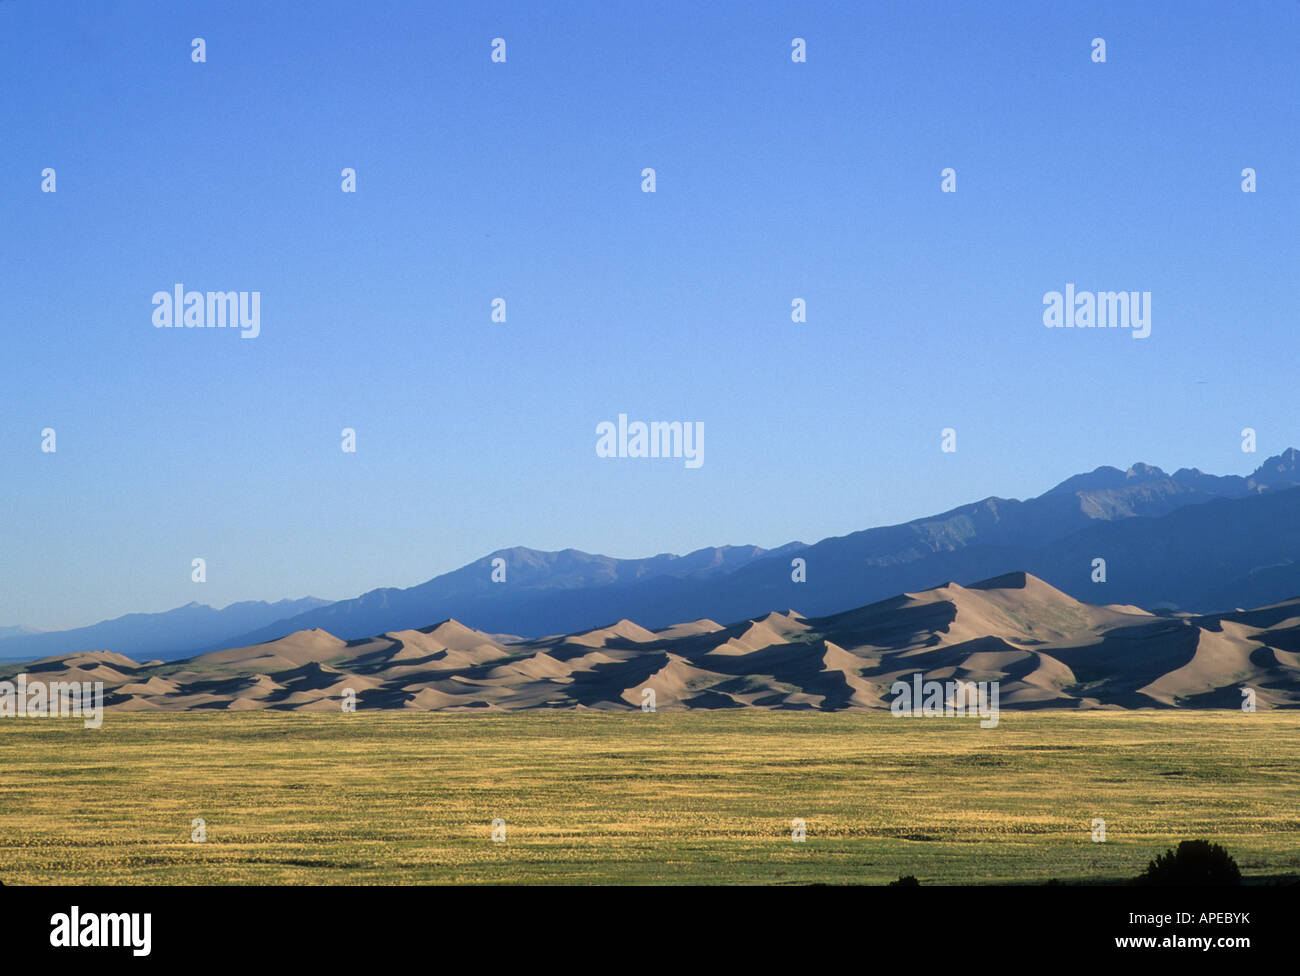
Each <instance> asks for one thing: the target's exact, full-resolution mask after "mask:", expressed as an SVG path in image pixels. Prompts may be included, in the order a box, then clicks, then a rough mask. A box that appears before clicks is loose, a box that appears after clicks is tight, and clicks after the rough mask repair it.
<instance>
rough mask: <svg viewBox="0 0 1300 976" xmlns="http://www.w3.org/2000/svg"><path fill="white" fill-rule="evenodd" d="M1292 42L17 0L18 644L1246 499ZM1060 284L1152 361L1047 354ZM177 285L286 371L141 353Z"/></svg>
mask: <svg viewBox="0 0 1300 976" xmlns="http://www.w3.org/2000/svg"><path fill="white" fill-rule="evenodd" d="M553 7H555V8H558V9H555V10H552V9H550V8H553ZM196 36H201V37H203V38H205V40H206V42H207V62H206V63H205V64H194V63H192V62H191V60H190V41H191V38H193V37H196ZM497 36H500V37H504V38H505V39H506V43H507V61H506V63H505V64H493V63H492V62H491V61H490V59H489V54H490V42H491V39H492V38H494V37H497ZM1097 36H1100V37H1104V38H1105V40H1106V43H1107V62H1106V63H1105V64H1095V63H1093V62H1092V60H1091V59H1090V41H1091V40H1092V38H1094V37H1097ZM794 37H803V38H806V40H807V50H808V60H807V63H805V64H794V63H792V62H791V60H790V42H791V39H792V38H794ZM1298 38H1300V4H1297V3H1294V2H1282V0H1275V2H1246V3H1242V4H1234V5H1227V4H1222V3H1218V4H1211V3H1196V2H1188V0H1178V2H1166V3H1141V4H1139V3H1132V2H1129V0H1124V2H1116V3H1050V4H1049V3H1040V2H1017V3H1001V4H992V3H989V4H984V3H932V4H919V3H910V2H907V3H902V2H900V3H887V4H876V3H873V4H865V3H864V4H858V3H837V4H772V3H732V4H723V5H708V9H705V5H702V4H698V3H668V4H632V3H608V2H602V3H582V4H535V3H529V4H522V3H520V4H492V3H474V4H469V3H465V4H441V3H440V4H436V5H435V4H424V3H421V4H416V3H396V2H392V3H385V2H376V0H366V2H355V3H338V2H321V3H313V4H310V5H289V4H284V5H281V4H266V3H260V2H247V3H245V2H230V3H185V4H164V3H149V4H146V3H102V2H97V3H89V2H87V3H77V4H71V3H40V2H36V0H3V2H0V92H2V95H0V146H2V149H0V221H2V222H3V235H2V236H0V285H2V286H3V295H4V300H3V305H0V327H2V328H3V337H4V346H3V349H4V355H3V365H2V366H0V380H2V381H3V384H2V386H0V391H2V392H0V407H2V408H3V413H2V416H0V457H3V460H4V477H3V478H2V479H0V511H2V512H3V514H0V624H19V623H22V624H28V625H32V626H41V627H56V626H75V625H81V624H85V623H89V622H92V621H94V620H97V619H100V618H103V617H108V616H116V615H118V614H121V613H125V612H131V611H158V610H163V609H167V608H170V607H174V606H177V605H180V604H183V603H186V602H189V601H190V600H198V601H200V602H203V603H210V604H213V605H215V606H224V605H225V604H227V603H230V602H232V601H235V600H243V599H269V600H275V599H280V598H283V597H291V596H302V595H306V594H314V595H317V596H321V597H326V598H331V599H338V598H344V597H349V596H353V595H356V594H357V593H360V592H362V591H364V590H367V589H370V588H373V587H375V586H384V585H391V586H409V585H412V584H414V583H417V582H420V581H422V580H425V579H428V578H430V577H432V576H434V575H436V574H438V573H441V572H444V571H447V570H449V569H453V568H455V567H457V566H459V565H462V564H464V563H466V562H468V561H470V560H472V559H474V558H477V557H479V556H481V555H483V554H485V553H487V552H489V551H491V550H493V549H496V548H500V547H505V546H511V545H526V546H531V547H535V548H540V549H557V548H564V547H568V546H573V547H576V548H580V549H585V550H588V551H595V552H603V553H607V554H610V555H615V556H642V555H650V554H653V553H658V552H665V551H675V552H684V551H687V550H690V549H693V548H697V547H700V546H704V545H714V544H725V543H754V544H759V545H765V546H772V545H777V544H780V543H783V542H787V541H789V540H791V539H802V540H804V541H809V542H811V541H815V540H817V539H820V538H823V537H826V536H829V535H838V534H843V533H846V532H850V531H853V530H856V529H861V528H865V527H868V526H872V525H879V524H886V523H892V522H898V521H903V520H906V519H909V518H913V517H917V516H921V515H926V514H930V513H933V512H937V511H941V510H944V509H947V508H950V507H953V506H955V505H958V504H962V503H965V502H968V501H972V500H975V499H977V498H981V497H985V496H988V495H1002V496H1008V497H1025V496H1028V495H1034V494H1038V493H1040V492H1041V491H1043V490H1045V489H1046V488H1048V487H1050V486H1051V485H1052V484H1055V483H1056V482H1058V481H1060V480H1062V479H1064V478H1065V477H1067V476H1069V475H1071V474H1073V473H1076V472H1078V471H1083V470H1090V469H1091V468H1094V467H1096V466H1097V465H1101V464H1114V465H1118V466H1126V465H1128V464H1130V463H1132V462H1134V461H1138V460H1143V461H1147V462H1150V463H1153V464H1158V465H1161V466H1163V467H1165V468H1167V469H1170V470H1172V469H1174V468H1177V467H1181V466H1189V467H1200V468H1202V469H1203V470H1208V471H1213V472H1215V473H1219V474H1229V473H1238V474H1240V473H1246V472H1248V471H1250V470H1252V469H1253V468H1254V467H1255V466H1256V465H1257V464H1258V463H1259V461H1261V460H1262V459H1263V458H1264V457H1265V456H1267V455H1269V454H1273V453H1277V452H1278V451H1280V450H1282V449H1283V448H1285V447H1287V446H1289V445H1292V444H1297V443H1298V442H1300V420H1297V400H1296V394H1295V376H1296V353H1295V350H1296V348H1297V343H1296V335H1295V333H1296V329H1297V325H1300V317H1298V316H1297V296H1296V282H1297V280H1298V277H1297V273H1296V272H1297V268H1298V267H1300V263H1298V261H1300V233H1298V232H1297V225H1298V223H1300V221H1298V220H1297V218H1298V217H1300V212H1298V208H1297V195H1298V192H1300V191H1298V189H1297V188H1298V187H1300V168H1298V167H1300V136H1298V135H1297V134H1298V133H1300V72H1297V70H1296V53H1295V52H1296V46H1297V40H1298ZM647 166H649V167H654V168H655V169H656V171H657V176H658V189H657V192H656V193H654V194H644V193H642V192H641V190H640V180H641V177H640V174H641V170H642V168H643V167H647ZM949 166H951V167H953V168H955V169H956V171H957V178H958V192H957V193H956V194H942V193H940V188H939V185H940V171H941V170H942V169H943V168H944V167H949ZM1247 166H1249V167H1253V168H1255V169H1256V171H1257V173H1258V187H1259V188H1258V192H1257V193H1255V194H1253V195H1252V194H1244V193H1242V192H1241V189H1240V183H1241V177H1240V173H1241V170H1242V169H1243V168H1244V167H1247ZM46 167H52V168H54V169H55V170H56V172H57V181H58V182H57V192H56V193H53V194H45V193H42V192H41V191H40V175H41V171H42V170H43V169H44V168H46ZM344 167H353V168H355V169H356V172H357V179H358V192H357V193H355V194H344V193H342V192H340V187H339V184H340V170H341V169H342V168H344ZM1067 281H1070V282H1074V283H1076V285H1077V286H1078V288H1079V289H1091V290H1120V289H1124V290H1139V291H1150V292H1151V293H1152V306H1153V324H1152V334H1151V336H1150V338H1148V339H1145V340H1134V339H1133V338H1131V337H1130V335H1129V334H1128V333H1127V332H1124V331H1120V330H1115V331H1109V330H1107V331H1101V332H1097V331H1089V332H1080V331H1076V330H1048V329H1045V328H1044V327H1043V325H1042V322H1041V315H1042V296H1043V294H1044V293H1045V292H1047V291H1050V290H1060V289H1062V288H1063V287H1064V285H1065V283H1066V282H1067ZM176 282H183V283H184V284H185V285H186V286H187V287H191V288H196V289H200V290H208V289H211V290H247V291H253V290H257V291H260V292H261V294H262V307H261V313H262V322H261V336H260V337H259V338H257V339H255V340H242V339H240V338H239V337H238V335H236V334H234V333H230V332H226V331H223V330H183V329H182V330H164V329H155V328H153V327H152V325H151V314H152V311H153V309H152V306H151V302H150V300H151V296H152V295H153V293H154V292H155V291H158V290H170V289H171V287H172V286H173V285H174V284H175V283H176ZM498 296H500V297H504V298H505V299H506V301H507V303H508V306H507V307H508V321H507V323H506V324H504V325H502V324H494V323H492V322H491V321H490V319H489V312H490V308H489V306H490V302H491V300H492V299H493V298H495V297H498ZM795 297H802V298H804V299H806V301H807V303H808V321H807V323H806V324H794V323H792V322H791V321H790V302H791V300H792V299H793V298H795ZM620 412H622V413H627V414H628V415H629V416H630V417H631V418H632V419H643V420H685V421H700V422H703V423H704V426H705V431H706V437H705V463H704V465H703V467H701V468H699V469H697V470H690V469H687V468H686V467H685V466H684V465H683V464H681V463H680V462H673V461H637V460H608V459H601V458H598V457H597V456H596V454H595V441H596V437H595V427H596V424H597V423H599V422H601V421H603V420H614V419H616V417H617V415H618V414H619V413H620ZM946 426H952V427H955V428H956V429H957V431H958V450H957V452H956V453H955V454H951V455H949V454H943V453H941V452H940V450H939V440H940V430H941V429H942V428H943V427H946ZM1244 426H1252V427H1255V428H1256V429H1257V430H1258V431H1259V453H1258V454H1257V455H1254V456H1251V455H1245V454H1243V453H1242V452H1241V450H1240V438H1239V431H1240V430H1241V428H1242V427H1244ZM45 427H53V428H55V430H56V431H57V438H58V440H57V445H58V450H57V453H56V454H53V455H50V454H43V453H41V451H40V431H41V430H42V428H45ZM343 427H353V428H355V429H356V431H357V437H358V449H357V453H356V454H354V455H349V454H345V453H343V452H342V451H341V450H340V436H339V432H340V429H341V428H343ZM195 556H201V557H203V558H205V559H206V560H207V563H208V582H207V583H205V584H203V585H198V584H195V583H192V582H191V581H190V560H191V559H192V558H194V557H195Z"/></svg>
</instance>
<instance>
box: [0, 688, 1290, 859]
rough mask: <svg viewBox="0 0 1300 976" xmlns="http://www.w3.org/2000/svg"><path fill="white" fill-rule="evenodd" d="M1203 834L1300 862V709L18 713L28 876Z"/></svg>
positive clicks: (1039, 849) (782, 853)
mask: <svg viewBox="0 0 1300 976" xmlns="http://www.w3.org/2000/svg"><path fill="white" fill-rule="evenodd" d="M196 818H201V819H202V820H203V821H204V823H205V829H206V839H205V840H204V841H203V842H195V841H194V840H192V839H191V837H192V833H193V832H194V830H195V827H194V821H195V819H196ZM497 818H499V819H501V820H504V821H505V838H506V839H505V841H504V842H503V843H496V842H493V840H492V831H493V827H492V821H493V820H494V819H497ZM795 818H802V819H803V821H804V822H805V823H806V832H807V840H806V841H805V842H804V843H795V842H793V841H792V840H791V831H792V825H791V822H792V820H794V819H795ZM1094 818H1102V819H1104V820H1105V822H1106V841H1105V842H1104V843H1094V842H1093V841H1092V840H1091V837H1090V832H1091V830H1092V824H1093V820H1094ZM1190 837H1202V838H1207V839H1211V840H1215V841H1217V842H1219V843H1222V844H1223V845H1224V846H1225V847H1227V849H1228V850H1229V851H1230V852H1231V853H1232V854H1233V855H1234V856H1235V857H1236V858H1237V861H1238V863H1239V864H1240V866H1241V868H1242V871H1243V874H1245V875H1246V876H1247V878H1248V880H1249V879H1250V878H1251V877H1254V878H1255V879H1261V878H1263V877H1265V876H1277V875H1297V874H1300V715H1298V714H1296V713H1286V712H1272V713H1256V714H1251V715H1247V714H1243V713H1241V712H1226V711H1225V712H1207V711H1199V712H1174V711H1169V712H1092V713H1062V712H1032V713H1024V712H1021V713H1012V712H1004V713H1003V715H1002V722H1001V724H1000V726H999V727H998V728H997V729H994V730H983V729H980V728H979V726H978V724H977V723H976V722H974V721H970V720H962V719H924V720H918V719H895V718H893V717H891V716H890V715H889V714H888V713H884V712H856V713H838V714H821V713H817V714H813V713H800V712H770V711H760V710H746V711H713V712H677V713H668V712H661V713H659V714H643V713H641V712H631V713H617V714H605V713H591V712H569V711H565V712H523V713H511V714H500V713H498V714H483V715H472V714H468V715H467V714H445V713H444V714H439V713H427V712H418V713H417V712H371V713H367V712H364V711H362V712H358V713H356V714H353V715H344V714H341V713H338V714H322V713H286V712H268V711H259V712H243V713H237V712H236V713H232V712H219V713H217V712H189V713H171V714H144V713H130V714H121V713H119V714H112V713H110V714H109V715H108V716H107V717H106V719H105V721H104V725H103V727H102V728H100V729H98V730H86V729H82V728H81V726H80V723H79V722H76V721H75V720H59V721H51V720H40V719H25V720H14V719H8V720H5V721H3V722H0V880H2V881H4V882H5V883H6V884H58V883H78V884H79V883H108V884H343V883H347V884H357V883H366V884H368V883H515V882H523V883H539V884H550V883H758V884H774V883H775V884H789V883H806V882H828V883H868V884H881V883H884V882H886V881H890V880H893V879H894V878H897V877H898V876H899V875H900V874H914V875H916V876H917V877H918V878H920V880H921V882H922V883H923V884H983V883H1003V882H1006V883H1018V882H1030V883H1033V882H1042V881H1046V880H1048V879H1050V878H1058V879H1060V880H1062V881H1066V882H1073V881H1115V880H1120V879H1124V878H1129V877H1132V876H1133V875H1135V874H1136V873H1138V871H1139V870H1140V869H1141V868H1142V867H1143V866H1145V864H1146V862H1147V860H1148V859H1150V858H1151V857H1152V856H1153V855H1155V854H1156V853H1158V852H1160V851H1162V850H1164V848H1166V847H1168V846H1174V845H1176V843H1177V842H1178V841H1179V840H1181V839H1185V838H1190Z"/></svg>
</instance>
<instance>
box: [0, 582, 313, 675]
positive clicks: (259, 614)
mask: <svg viewBox="0 0 1300 976" xmlns="http://www.w3.org/2000/svg"><path fill="white" fill-rule="evenodd" d="M327 602H328V601H326V600H320V599H317V598H316V597H311V596H309V597H304V598H303V599H301V600H281V601H279V602H278V603H265V602H262V601H247V602H244V603H232V604H231V605H230V606H228V607H226V608H225V609H224V610H215V609H213V608H212V607H209V606H206V605H204V604H200V603H187V604H186V605H185V606H183V607H177V608H176V609H175V610H168V611H166V612H164V613H129V614H127V615H126V616H123V617H116V618H114V619H112V620H103V621H100V622H99V623H97V624H91V625H90V626H88V627H77V628H75V629H73V630H58V631H47V632H40V631H31V632H29V633H26V634H20V635H16V636H9V637H6V638H4V639H3V640H0V660H5V659H7V660H16V659H20V658H34V657H42V656H44V655H48V654H73V653H77V652H79V651H90V650H96V649H109V650H115V651H120V652H122V653H129V654H131V655H132V656H133V657H135V658H136V660H145V659H146V658H151V657H176V656H177V650H176V649H177V648H187V647H188V648H194V647H206V646H208V645H211V644H214V643H219V642H223V641H226V640H227V639H230V638H234V637H236V636H237V635H239V634H241V633H245V632H247V631H248V630H250V629H252V628H256V627H262V626H265V625H266V624H268V623H271V622H273V621H276V620H283V619H284V618H285V617H291V616H295V615H297V614H299V613H302V612H303V611H305V610H311V609H313V608H315V607H319V606H322V605H324V604H326V603H327Z"/></svg>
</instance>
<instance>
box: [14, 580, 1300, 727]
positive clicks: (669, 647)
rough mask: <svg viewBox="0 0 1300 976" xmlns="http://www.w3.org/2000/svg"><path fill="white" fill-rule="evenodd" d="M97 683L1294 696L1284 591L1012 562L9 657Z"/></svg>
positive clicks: (833, 699) (448, 693) (865, 698)
mask: <svg viewBox="0 0 1300 976" xmlns="http://www.w3.org/2000/svg"><path fill="white" fill-rule="evenodd" d="M24 671H25V672H26V673H27V675H28V677H29V680H30V679H38V678H39V679H41V680H44V681H47V682H49V681H72V680H79V681H96V680H98V681H103V682H104V685H105V707H106V708H107V709H110V710H114V709H117V710H123V711H139V710H148V711H153V710H189V709H225V710H232V711H240V710H247V709H280V710H305V711H319V710H330V709H340V708H341V707H342V704H343V702H344V701H345V700H348V699H349V698H352V699H354V700H355V703H356V707H357V708H358V709H371V708H390V709H419V710H465V711H482V710H518V709H529V708H595V709H615V710H618V709H624V710H626V709H639V708H641V706H642V702H643V701H644V696H645V691H646V689H653V691H654V696H655V705H656V707H657V708H658V709H683V708H684V709H711V708H768V709H795V710H824V711H838V710H841V709H861V708H887V707H889V701H890V698H891V692H890V687H891V685H892V684H893V682H894V681H896V680H900V679H902V680H910V679H911V676H912V675H914V674H917V673H920V674H921V675H923V677H924V678H925V679H926V680H940V681H950V680H955V679H960V680H968V681H997V682H999V684H1000V692H1001V708H1003V709H1018V708H1023V709H1030V708H1033V709H1037V708H1070V709H1090V708H1238V707H1240V704H1241V701H1242V689H1243V688H1247V687H1248V688H1252V689H1254V692H1255V696H1256V705H1257V707H1258V708H1260V709H1270V708H1295V707H1300V597H1298V598H1296V599H1294V600H1290V601H1284V602H1282V603H1277V604H1272V605H1270V606H1267V607H1260V608H1258V609H1255V610H1239V611H1234V612H1232V613H1228V614H1218V615H1213V616H1192V615H1171V614H1163V615H1158V614H1153V613H1149V612H1147V611H1146V610H1143V609H1141V608H1138V607H1134V606H1122V605H1108V606H1099V605H1093V604H1088V603H1083V602H1081V601H1079V600H1076V599H1075V598H1073V597H1071V596H1069V595H1067V594H1065V593H1063V592H1061V591H1060V590H1057V589H1055V588H1054V587H1052V586H1050V585H1049V584H1047V583H1045V582H1044V581H1043V580H1041V579H1038V578H1037V577H1035V576H1033V575H1031V574H1029V573H1010V574H1006V575H1004V576H999V577H996V578H993V579H989V580H985V581H983V582H980V583H975V584H972V585H970V586H961V585H958V584H956V583H945V584H943V585H941V586H936V587H933V588H931V589H928V590H923V591H920V592H916V593H904V594H900V595H899V596H896V597H891V598H890V599H888V600H882V601H879V602H877V603H873V604H869V605H867V606H863V607H858V608H855V609H853V610H849V611H846V612H844V613H837V614H832V615H830V616H825V617H804V616H802V615H800V614H799V613H798V612H796V611H794V610H786V611H772V612H769V613H767V614H764V615H762V616H759V617H754V618H752V619H748V620H742V621H738V622H736V623H732V624H730V625H727V626H724V625H721V624H718V623H716V622H714V621H712V620H694V621H689V622H684V623H680V624H676V625H674V626H671V627H666V628H661V629H660V630H658V631H650V630H647V629H646V628H643V627H641V626H640V625H638V624H637V623H635V622H634V621H631V620H619V621H616V622H614V623H611V624H609V625H608V626H604V627H597V628H594V629H588V630H585V631H582V632H580V633H575V634H566V635H556V636H552V637H546V638H541V639H536V640H526V641H524V640H513V641H512V640H509V639H507V638H502V637H497V636H493V635H490V634H487V633H484V632H482V631H478V630H475V629H473V628H472V627H469V626H466V625H465V624H463V623H461V622H460V621H456V620H450V619H449V620H444V621H442V622H440V623H438V624H434V625H432V626H428V627H423V628H420V629H418V630H404V631H394V632H388V633H384V634H379V635H377V636H374V637H370V638H365V639H362V640H352V641H346V640H342V639H340V638H338V637H335V636H334V635H332V634H330V633H328V632H327V631H325V630H322V629H320V628H313V629H310V630H302V631H298V632H296V633H293V634H289V635H288V636H286V637H282V638H279V639H277V640H272V641H267V642H265V643H261V644H254V645H252V646H248V647H234V648H228V649H225V650H221V651H215V652H212V653H208V654H203V655H200V656H198V657H193V658H189V659H186V660H181V661H175V662H171V663H161V662H157V661H151V662H148V663H145V664H138V663H136V662H135V661H133V660H131V659H130V658H128V657H125V656H124V655H121V654H114V653H109V652H103V651H93V652H79V653H75V654H67V655H56V656H53V657H47V658H43V659H41V660H39V661H35V662H31V663H29V664H25V665H8V666H6V667H5V668H4V669H3V670H0V677H11V676H13V675H15V674H17V673H19V672H24Z"/></svg>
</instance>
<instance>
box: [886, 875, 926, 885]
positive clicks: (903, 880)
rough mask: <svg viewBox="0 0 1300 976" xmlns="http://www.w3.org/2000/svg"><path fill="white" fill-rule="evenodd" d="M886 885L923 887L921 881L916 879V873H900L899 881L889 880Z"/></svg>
mask: <svg viewBox="0 0 1300 976" xmlns="http://www.w3.org/2000/svg"><path fill="white" fill-rule="evenodd" d="M885 887H887V888H919V887H921V882H919V881H917V880H916V875H914V874H907V875H903V874H900V875H899V876H898V880H897V881H891V882H889V884H888V885H886V886H885Z"/></svg>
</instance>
